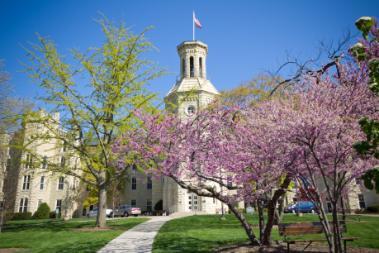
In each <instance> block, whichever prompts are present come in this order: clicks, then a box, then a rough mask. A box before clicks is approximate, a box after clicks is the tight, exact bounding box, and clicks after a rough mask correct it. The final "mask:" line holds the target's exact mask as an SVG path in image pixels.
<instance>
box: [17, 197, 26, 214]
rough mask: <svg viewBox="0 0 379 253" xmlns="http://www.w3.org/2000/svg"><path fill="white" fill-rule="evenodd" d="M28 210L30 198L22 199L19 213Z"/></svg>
mask: <svg viewBox="0 0 379 253" xmlns="http://www.w3.org/2000/svg"><path fill="white" fill-rule="evenodd" d="M27 211H28V198H21V199H20V208H19V209H18V212H19V213H26V212H27Z"/></svg>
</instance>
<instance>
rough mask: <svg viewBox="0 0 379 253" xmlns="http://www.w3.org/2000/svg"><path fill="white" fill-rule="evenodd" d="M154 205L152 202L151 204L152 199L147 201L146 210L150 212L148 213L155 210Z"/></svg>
mask: <svg viewBox="0 0 379 253" xmlns="http://www.w3.org/2000/svg"><path fill="white" fill-rule="evenodd" d="M152 206H153V205H152V202H151V200H150V199H148V200H147V201H146V210H147V211H148V212H151V211H152V209H153V207H152Z"/></svg>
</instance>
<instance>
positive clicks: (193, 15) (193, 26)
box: [192, 11, 195, 41]
mask: <svg viewBox="0 0 379 253" xmlns="http://www.w3.org/2000/svg"><path fill="white" fill-rule="evenodd" d="M192 40H193V41H194V40H195V11H192Z"/></svg>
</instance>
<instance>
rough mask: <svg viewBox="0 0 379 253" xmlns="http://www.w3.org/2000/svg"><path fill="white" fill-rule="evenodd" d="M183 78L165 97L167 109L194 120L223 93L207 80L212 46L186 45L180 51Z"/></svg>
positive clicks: (182, 44)
mask: <svg viewBox="0 0 379 253" xmlns="http://www.w3.org/2000/svg"><path fill="white" fill-rule="evenodd" d="M177 50H178V55H179V58H180V76H179V78H177V81H176V83H175V85H174V86H173V87H172V88H171V90H170V91H169V92H168V94H167V95H166V97H165V103H166V109H167V110H168V111H171V112H174V113H177V114H178V115H179V117H181V118H184V119H185V118H186V117H191V116H192V115H193V114H195V113H196V112H197V111H198V110H199V109H201V108H204V107H205V106H207V105H208V104H209V103H210V102H212V101H213V100H214V99H215V97H216V96H218V95H219V92H218V91H217V90H216V88H215V87H214V86H213V84H212V83H211V82H210V81H209V80H208V79H207V67H206V66H207V65H206V62H207V54H208V46H207V45H206V44H204V43H202V42H200V41H184V42H182V43H181V44H180V45H178V47H177Z"/></svg>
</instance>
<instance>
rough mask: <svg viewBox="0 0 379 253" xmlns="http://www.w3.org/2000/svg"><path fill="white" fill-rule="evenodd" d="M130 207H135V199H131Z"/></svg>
mask: <svg viewBox="0 0 379 253" xmlns="http://www.w3.org/2000/svg"><path fill="white" fill-rule="evenodd" d="M130 205H131V206H132V207H135V206H136V205H137V201H136V200H135V199H132V200H131V201H130Z"/></svg>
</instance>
